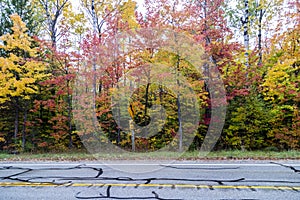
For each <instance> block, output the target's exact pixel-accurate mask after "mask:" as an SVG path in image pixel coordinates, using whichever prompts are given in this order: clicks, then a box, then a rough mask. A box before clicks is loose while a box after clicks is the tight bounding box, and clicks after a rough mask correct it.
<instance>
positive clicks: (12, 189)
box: [0, 160, 300, 200]
mask: <svg viewBox="0 0 300 200" xmlns="http://www.w3.org/2000/svg"><path fill="white" fill-rule="evenodd" d="M0 199H1V200H9V199H13V200H17V199H18V200H23V199H30V200H35V199H36V200H42V199H45V200H46V199H47V200H52V199H53V200H54V199H55V200H58V199H63V200H69V199H70V200H73V199H74V200H77V199H107V200H108V199H131V200H134V199H153V200H156V199H158V200H179V199H184V200H190V199H192V200H193V199H197V200H198V199H199V200H200V199H208V200H210V199H216V200H250V199H251V200H254V199H272V200H276V199H278V200H279V199H280V200H282V199H285V200H299V199H300V161H292V160H290V161H283V160H281V161H253V160H246V161H176V162H170V161H165V162H164V161H113V162H111V163H109V164H104V163H101V162H80V163H79V162H63V163H62V162H36V163H34V162H1V163H0Z"/></svg>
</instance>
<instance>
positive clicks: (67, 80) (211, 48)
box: [0, 0, 300, 152]
mask: <svg viewBox="0 0 300 200" xmlns="http://www.w3.org/2000/svg"><path fill="white" fill-rule="evenodd" d="M141 7H142V5H141V4H139V3H137V2H136V1H134V0H105V1H99V0H80V1H79V5H77V4H74V2H72V1H70V0H29V1H27V0H0V10H1V16H0V68H1V71H0V113H1V117H0V150H2V151H8V152H11V151H18V152H19V151H23V152H24V151H25V152H39V151H46V152H47V151H64V150H66V149H84V148H85V146H84V142H85V141H84V140H89V141H90V140H93V139H95V138H94V137H92V135H93V136H95V133H93V131H92V130H86V129H85V130H84V131H83V132H82V130H81V129H79V128H78V124H76V123H77V122H76V120H75V119H74V114H75V113H76V114H77V116H78V114H81V115H82V116H81V118H80V120H83V121H81V123H82V124H85V125H87V127H88V125H90V127H93V126H99V127H100V128H101V130H102V132H103V133H104V135H99V136H97V134H96V137H98V138H97V139H98V140H101V141H103V142H104V143H112V144H115V145H117V146H120V147H122V148H123V149H126V150H134V151H149V150H150V151H154V150H158V149H161V148H163V147H164V146H166V145H169V146H170V148H171V150H176V151H178V150H179V151H182V150H187V149H188V150H195V149H200V148H201V145H202V143H203V141H204V138H205V135H206V133H207V131H208V129H209V125H210V123H211V122H212V120H215V119H212V118H211V117H212V111H211V110H212V101H213V100H214V99H212V98H213V97H212V96H211V92H212V91H210V90H209V87H208V82H207V80H206V76H207V74H206V71H210V70H212V69H213V68H217V69H218V71H219V73H220V76H221V77H220V78H221V79H222V81H223V83H224V87H225V92H226V105H223V106H225V107H226V117H225V124H224V127H223V129H222V134H221V137H220V138H219V140H218V142H217V145H216V146H215V149H216V150H220V149H243V150H244V149H247V150H261V149H274V150H290V149H299V148H300V140H299V139H300V115H299V102H300V92H299V80H300V78H299V70H300V40H299V38H300V37H299V36H300V12H299V10H300V2H299V1H298V0H297V1H294V0H293V1H289V0H174V1H169V0H145V1H144V4H143V7H142V8H141ZM151 29H153V30H155V29H157V30H172V31H174V32H178V33H182V34H184V35H186V36H188V37H189V38H191V39H192V40H193V43H194V44H196V45H197V46H199V47H200V49H202V50H203V55H205V56H206V57H207V58H208V59H209V61H210V65H206V64H205V63H204V64H203V66H202V69H203V72H199V71H197V70H196V69H195V66H193V64H192V63H190V62H188V61H187V60H184V59H183V58H182V56H181V55H178V54H176V53H170V52H168V51H164V50H161V49H159V48H157V47H156V46H155V45H153V46H150V47H149V46H146V45H145V44H139V47H142V48H143V49H140V50H137V49H136V50H134V51H131V52H130V53H128V52H127V53H126V52H125V51H123V52H115V51H113V50H118V48H115V49H114V48H112V46H113V45H114V39H115V38H116V37H117V36H118V35H119V34H120V33H125V32H127V33H133V35H137V34H138V31H142V30H151ZM139 34H144V35H145V34H147V32H144V33H143V32H140V33H139ZM158 41H159V40H158ZM112 55H116V58H115V59H113V60H109V59H108V58H110V57H112ZM155 63H158V64H161V65H168V66H169V67H170V69H171V70H172V73H173V74H175V75H174V77H176V78H174V80H175V86H176V87H179V85H180V80H183V79H180V78H178V77H180V76H179V75H182V76H184V77H185V79H184V80H186V81H187V82H188V84H189V87H191V88H192V89H193V91H194V95H195V96H196V97H197V100H196V101H194V102H192V103H191V101H192V100H193V99H192V98H190V99H189V98H188V97H187V96H188V95H186V96H184V95H180V94H179V93H178V92H176V89H175V91H174V90H171V88H170V87H168V86H166V85H164V84H160V83H151V82H145V83H143V82H135V83H134V84H138V85H139V86H138V87H137V89H136V90H135V91H134V92H133V93H132V95H131V96H130V100H129V102H124V101H121V100H120V101H118V99H117V101H116V102H117V103H116V102H113V103H112V97H113V96H114V97H115V96H117V95H120V94H117V93H115V91H116V89H119V87H121V86H122V84H123V85H124V84H125V83H127V84H128V83H129V81H130V80H126V78H124V77H127V76H128V72H129V71H132V70H133V71H135V72H139V73H141V74H143V75H145V77H150V76H151V75H152V74H151V73H153V72H152V71H151V70H150V71H149V68H147V67H146V68H145V66H148V65H150V64H151V65H153V64H155ZM211 65H212V66H211ZM155 69H156V71H157V69H158V68H155ZM159 73H160V75H161V76H162V77H161V78H162V80H163V79H167V76H168V75H167V74H168V73H165V72H164V71H160V72H159ZM172 73H171V74H172ZM79 74H81V75H82V74H85V75H84V78H82V77H80V76H79ZM128 78H129V77H128ZM78 81H79V82H80V84H82V87H80V88H81V89H82V90H83V91H77V90H78V87H76V84H78ZM86 83H89V85H84V84H86ZM120 83H122V84H120ZM175 86H174V88H176V87H175ZM181 87H182V86H181ZM177 90H183V89H182V88H177ZM84 91H86V93H89V94H92V97H93V101H92V104H91V105H92V106H93V107H91V109H92V110H93V111H95V115H96V122H94V121H91V120H87V119H86V118H85V117H86V116H84V113H83V112H81V111H82V110H80V109H78V107H75V106H74V102H77V101H84V100H87V98H86V99H85V97H84V94H82V95H83V96H82V97H81V99H77V98H78V96H80V95H78V94H81V92H82V93H84ZM179 100H182V101H184V100H186V102H188V103H186V104H181V103H180V101H179ZM114 103H116V104H114ZM83 105H85V104H83ZM157 105H160V107H158V108H157V109H156V110H154V111H153V108H154V107H155V106H157ZM184 106H185V108H187V109H190V110H195V108H199V112H198V113H193V112H192V114H191V113H189V114H190V115H189V116H188V115H186V114H185V113H184V112H181V111H182V110H183V108H184ZM122 107H125V108H126V109H125V110H124V109H122ZM156 111H157V112H156ZM80 112H81V113H80ZM150 112H152V114H153V115H155V117H156V118H157V119H158V120H156V121H152V122H153V124H152V126H151V127H148V128H147V130H144V129H142V128H139V129H135V130H134V131H130V130H133V128H132V127H133V126H134V124H135V125H138V126H139V127H147V125H148V124H149V123H150V122H151V119H150V118H149V113H150ZM163 118H164V119H163ZM187 119H199V120H198V121H197V127H195V129H194V130H196V131H194V132H193V133H191V138H192V141H191V142H190V143H191V144H190V143H188V144H190V145H188V147H186V146H184V144H185V143H186V142H187V140H190V139H191V138H189V137H187V138H186V137H183V135H186V133H187V132H188V131H189V130H190V129H191V127H192V126H193V124H192V122H190V121H187ZM122 120H123V121H125V122H126V123H125V126H128V127H129V128H128V127H127V128H124V127H123V128H122V126H120V121H122ZM183 124H184V125H183ZM130 127H131V128H130ZM157 127H160V130H157ZM144 131H146V133H145V134H144V133H143V132H144ZM152 132H153V133H154V132H158V133H157V134H155V135H152V134H151V133H152ZM184 148H185V149H184Z"/></svg>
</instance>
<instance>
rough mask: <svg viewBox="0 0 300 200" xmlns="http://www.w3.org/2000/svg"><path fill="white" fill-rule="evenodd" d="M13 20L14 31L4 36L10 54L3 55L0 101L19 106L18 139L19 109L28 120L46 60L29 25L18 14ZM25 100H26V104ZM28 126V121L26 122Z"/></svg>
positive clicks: (43, 75)
mask: <svg viewBox="0 0 300 200" xmlns="http://www.w3.org/2000/svg"><path fill="white" fill-rule="evenodd" d="M10 18H11V20H12V21H13V27H12V34H9V33H7V34H5V35H3V36H1V37H0V40H2V41H3V43H4V45H1V46H0V48H1V49H4V50H5V51H6V52H7V53H8V56H7V57H0V66H1V75H0V76H1V81H0V85H1V87H0V88H1V89H0V94H1V96H0V103H2V104H3V103H5V102H11V103H12V104H13V107H14V108H15V124H14V127H15V130H14V140H15V142H16V140H17V136H18V133H19V113H20V111H21V110H22V111H23V112H24V122H23V123H24V124H26V117H27V116H26V115H27V111H28V101H29V100H30V99H31V96H32V95H33V94H36V93H37V90H38V87H37V83H38V82H39V81H41V80H42V79H44V78H45V77H46V76H47V75H46V74H45V68H46V64H45V63H44V62H43V61H41V60H39V59H38V57H37V49H36V48H34V47H32V42H33V39H32V38H31V37H29V36H28V34H27V33H26V31H27V28H26V25H25V23H24V22H22V20H21V18H20V16H18V15H17V14H14V15H11V16H10ZM21 102H25V104H24V105H23V106H22V104H21ZM24 128H25V125H24ZM22 137H23V140H22V148H23V149H24V147H25V130H23V136H22Z"/></svg>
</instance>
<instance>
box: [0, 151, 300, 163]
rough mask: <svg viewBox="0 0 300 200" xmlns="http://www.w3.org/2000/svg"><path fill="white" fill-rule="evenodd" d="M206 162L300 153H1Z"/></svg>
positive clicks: (1, 157) (22, 157) (29, 157)
mask: <svg viewBox="0 0 300 200" xmlns="http://www.w3.org/2000/svg"><path fill="white" fill-rule="evenodd" d="M122 159H126V160H143V159H146V160H169V159H176V160H198V159H199V160H201V159H202V160H205V159H222V160H223V159H228V160H230V159H258V160H264V159H271V160H272V159H274V160H276V159H300V151H281V152H276V151H215V152H210V153H208V154H206V153H203V152H202V153H199V152H197V151H194V152H185V153H183V154H181V153H177V152H148V153H130V152H128V153H123V154H117V153H113V154H112V153H99V154H96V155H92V154H89V153H85V152H68V153H39V154H30V153H22V154H17V155H13V154H7V153H0V161H38V160H41V161H43V160H45V161H84V160H122Z"/></svg>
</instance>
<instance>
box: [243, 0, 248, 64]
mask: <svg viewBox="0 0 300 200" xmlns="http://www.w3.org/2000/svg"><path fill="white" fill-rule="evenodd" d="M241 21H242V24H243V27H244V46H245V59H246V63H245V65H246V67H247V68H249V0H245V12H244V19H241Z"/></svg>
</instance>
